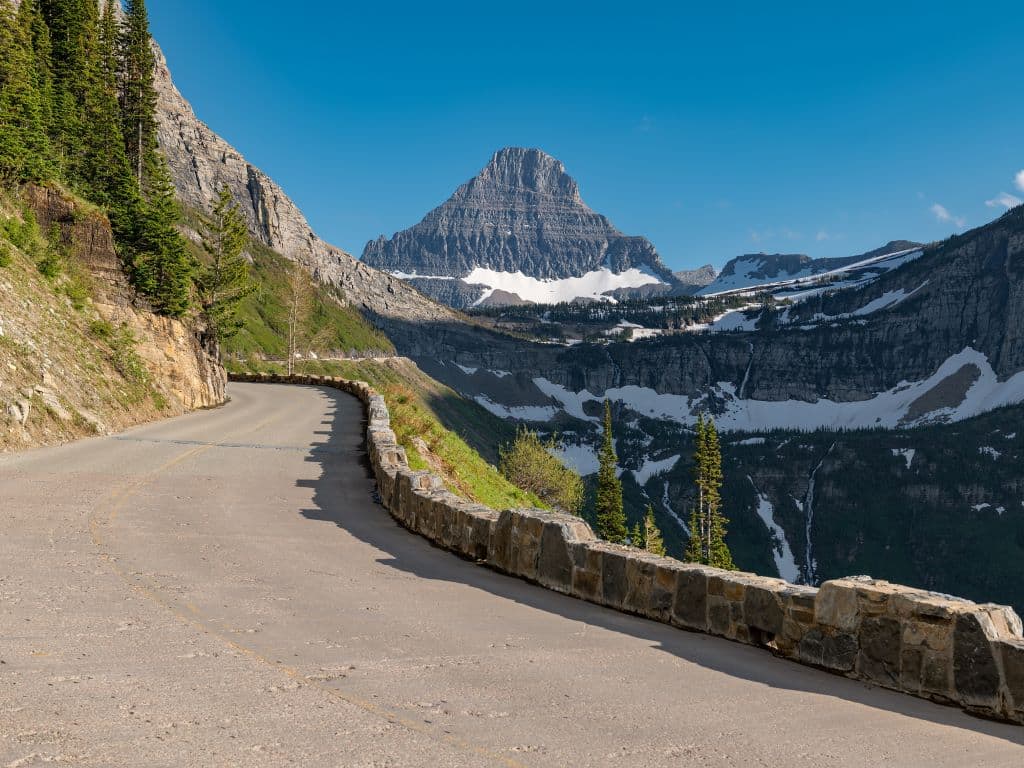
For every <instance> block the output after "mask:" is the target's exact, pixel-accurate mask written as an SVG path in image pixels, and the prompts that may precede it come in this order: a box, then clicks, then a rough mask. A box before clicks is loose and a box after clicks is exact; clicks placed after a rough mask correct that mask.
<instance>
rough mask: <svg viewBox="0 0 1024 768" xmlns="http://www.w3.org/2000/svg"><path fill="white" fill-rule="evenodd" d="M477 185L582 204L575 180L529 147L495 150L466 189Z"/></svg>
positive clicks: (553, 161)
mask: <svg viewBox="0 0 1024 768" xmlns="http://www.w3.org/2000/svg"><path fill="white" fill-rule="evenodd" d="M479 185H483V186H487V187H496V188H498V189H499V190H503V191H506V192H527V193H534V194H539V195H552V196H557V197H567V198H570V199H571V200H573V201H574V202H577V203H582V200H581V199H580V191H579V187H578V186H577V184H576V180H575V179H573V178H572V176H570V175H569V174H568V173H566V172H565V166H564V165H562V162H561V161H560V160H558V159H556V158H554V157H552V156H551V155H549V154H548V153H547V152H544V151H543V150H541V149H536V148H531V147H505V148H504V149H499V150H498V151H497V152H495V153H494V155H492V156H491V160H490V162H489V163H487V165H486V166H485V167H484V169H483V170H482V171H480V173H479V174H477V176H476V177H474V178H473V180H472V181H471V182H469V184H468V185H467V187H476V186H479Z"/></svg>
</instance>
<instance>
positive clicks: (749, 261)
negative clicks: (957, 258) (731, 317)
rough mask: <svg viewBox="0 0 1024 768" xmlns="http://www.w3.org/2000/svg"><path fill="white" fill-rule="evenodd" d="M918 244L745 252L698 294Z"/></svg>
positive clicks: (821, 270)
mask: <svg viewBox="0 0 1024 768" xmlns="http://www.w3.org/2000/svg"><path fill="white" fill-rule="evenodd" d="M920 247H921V244H920V243H914V242H911V241H909V240H893V241H891V242H888V243H886V244H885V245H883V246H882V247H881V248H876V249H874V250H873V251H868V252H867V253H861V254H858V255H856V256H841V257H838V258H826V259H813V258H811V257H810V256H807V255H805V254H802V253H772V254H767V253H748V254H745V255H743V256H737V257H736V258H734V259H731V260H730V261H729V262H727V263H726V265H725V266H724V267H722V271H721V272H720V273H719V274H718V276H717V277H716V278H715V279H714V280H711V281H709V282H708V283H706V284H705V285H704V286H703V287H701V288H700V290H698V291H697V294H698V295H701V296H714V295H718V294H722V293H728V292H730V291H738V290H744V289H749V288H756V287H758V286H769V285H772V286H774V285H777V284H781V283H788V282H792V281H796V280H801V279H807V278H812V277H815V276H818V275H823V274H826V273H836V272H839V271H843V270H844V269H851V268H853V267H854V266H855V265H860V264H871V263H875V262H877V261H879V260H881V259H882V258H883V257H886V256H892V255H896V254H901V253H907V252H910V251H914V250H916V249H919V248H920Z"/></svg>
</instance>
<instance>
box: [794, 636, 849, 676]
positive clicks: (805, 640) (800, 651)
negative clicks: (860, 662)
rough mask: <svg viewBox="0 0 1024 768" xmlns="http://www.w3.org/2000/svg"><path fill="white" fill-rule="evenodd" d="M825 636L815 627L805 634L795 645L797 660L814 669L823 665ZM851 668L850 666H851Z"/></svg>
mask: <svg viewBox="0 0 1024 768" xmlns="http://www.w3.org/2000/svg"><path fill="white" fill-rule="evenodd" d="M824 657H825V634H824V633H823V632H822V631H821V630H820V629H818V628H817V627H815V628H814V629H811V630H810V631H808V632H806V633H805V634H804V636H803V637H802V638H800V642H799V643H798V644H797V658H798V659H800V661H802V662H803V663H804V664H811V665H813V666H815V667H820V666H823V665H824ZM851 666H852V664H851Z"/></svg>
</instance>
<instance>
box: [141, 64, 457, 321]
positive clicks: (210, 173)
mask: <svg viewBox="0 0 1024 768" xmlns="http://www.w3.org/2000/svg"><path fill="white" fill-rule="evenodd" d="M155 50H156V56H157V65H156V79H155V83H156V89H157V95H158V102H157V118H158V123H159V131H158V138H159V142H160V148H161V150H163V152H164V154H165V156H166V157H167V162H168V165H169V167H170V170H171V175H172V177H173V179H174V185H175V187H176V188H177V190H178V196H179V198H180V199H181V200H182V202H183V203H184V204H185V205H187V206H189V207H191V208H194V209H196V210H198V211H201V212H207V213H208V212H209V211H210V210H211V208H212V205H213V202H214V200H215V199H216V197H217V193H218V192H219V190H220V189H221V188H222V187H224V186H226V187H227V188H228V189H229V190H230V191H231V195H232V197H233V198H234V199H235V201H236V202H237V203H238V205H239V206H240V208H241V210H242V213H243V215H244V216H245V220H246V223H247V224H248V228H249V231H250V233H251V234H252V235H253V236H254V237H255V238H256V239H257V240H259V241H260V242H262V243H264V244H265V245H267V246H269V247H270V248H272V249H274V250H275V251H277V252H278V253H280V254H281V255H283V256H285V257H286V258H288V259H291V260H292V261H295V262H298V263H299V264H301V265H302V266H304V267H305V268H306V269H307V270H309V272H310V273H312V274H313V275H314V276H315V277H317V278H318V279H319V280H321V281H322V282H325V283H331V284H333V285H336V286H338V287H340V288H341V289H342V290H343V292H344V295H345V297H346V299H347V300H348V301H349V302H351V303H352V304H355V305H356V306H359V307H362V308H365V309H367V310H369V311H370V312H372V313H374V314H379V315H384V316H391V315H396V316H403V317H409V318H420V319H439V318H450V317H452V315H451V313H450V312H448V311H447V310H446V309H444V308H443V307H440V306H439V305H437V304H435V303H434V302H431V301H430V300H429V299H427V298H426V297H424V296H423V295H422V294H420V293H419V292H418V291H416V290H415V289H413V288H412V287H411V286H409V285H408V284H406V283H403V282H402V281H401V280H398V279H396V278H394V277H392V276H390V275H384V274H382V273H380V272H377V271H376V270H374V269H371V268H370V267H368V266H367V265H365V264H361V263H360V262H359V261H357V260H356V259H355V258H353V257H352V256H351V255H350V254H348V253H346V252H345V251H343V250H341V249H340V248H336V247H335V246H333V245H330V244H329V243H326V242H324V241H323V240H321V239H320V238H319V237H318V236H317V235H316V233H314V232H313V230H312V228H311V227H310V226H309V223H308V222H307V221H306V217H305V216H304V215H303V214H302V212H301V211H300V210H299V209H298V207H297V206H296V205H295V203H293V202H292V200H291V199H290V198H289V197H288V196H287V195H286V194H285V193H284V191H283V190H282V189H281V188H280V187H279V186H278V185H277V184H276V183H275V182H274V181H273V179H271V178H270V177H269V176H267V175H266V174H265V173H264V172H263V171H261V170H260V169H259V168H257V167H256V166H254V165H252V164H251V163H249V162H247V161H246V159H245V158H244V157H242V155H241V154H240V153H239V152H238V151H237V150H236V149H235V148H234V147H232V146H231V145H230V144H228V143H227V142H226V141H225V140H224V139H222V138H221V137H220V136H218V135H217V134H216V133H214V132H213V131H212V130H211V129H210V128H209V127H208V126H207V125H206V124H205V123H203V122H202V121H200V120H199V118H197V117H196V115H195V112H194V111H193V109H192V106H191V104H189V103H188V101H186V100H185V99H184V97H182V95H181V93H180V92H179V91H178V89H177V87H176V86H175V85H174V81H173V80H172V79H171V73H170V69H169V68H168V66H167V60H166V58H165V57H164V55H163V52H162V51H161V50H160V49H159V47H156V46H155Z"/></svg>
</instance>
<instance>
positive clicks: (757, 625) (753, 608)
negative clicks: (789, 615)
mask: <svg viewBox="0 0 1024 768" xmlns="http://www.w3.org/2000/svg"><path fill="white" fill-rule="evenodd" d="M784 588H785V582H777V581H774V580H772V579H758V580H756V581H753V582H751V583H750V584H748V585H747V588H746V591H745V592H744V595H743V621H744V623H745V624H746V625H747V626H748V627H751V628H752V629H756V630H760V631H761V632H764V633H767V634H768V635H770V637H767V638H765V641H766V642H769V641H771V640H772V639H774V636H775V635H777V634H779V633H781V632H782V620H783V618H784V616H785V613H784V611H783V608H782V597H783V594H782V593H783V590H784Z"/></svg>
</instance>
